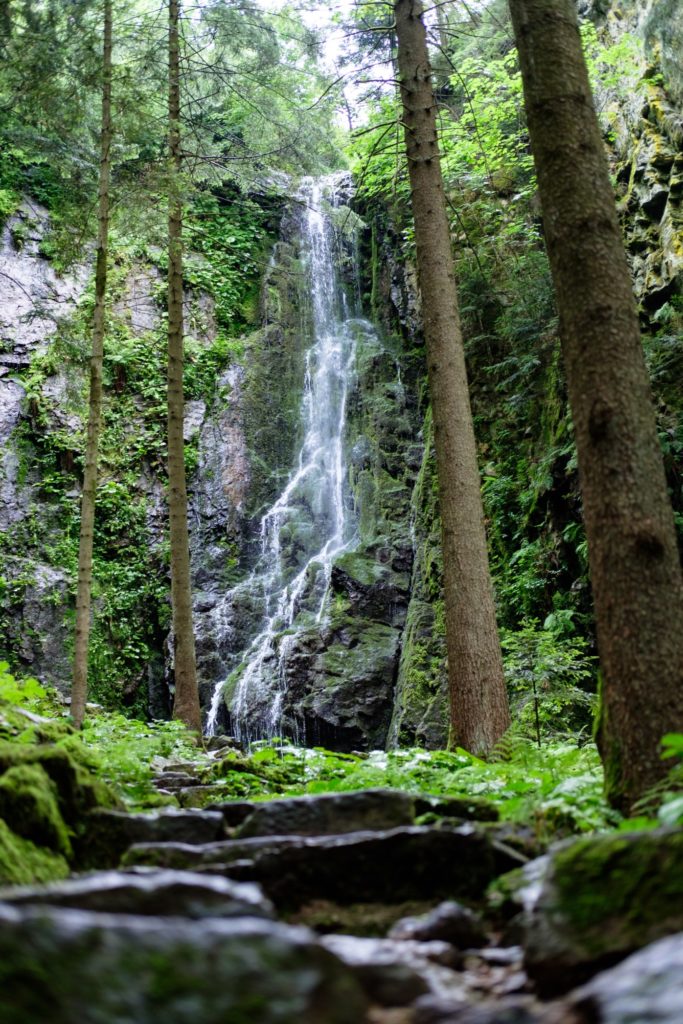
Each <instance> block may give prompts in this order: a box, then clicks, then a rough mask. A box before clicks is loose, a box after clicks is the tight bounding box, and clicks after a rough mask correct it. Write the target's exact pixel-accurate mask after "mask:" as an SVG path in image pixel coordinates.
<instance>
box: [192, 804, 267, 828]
mask: <svg viewBox="0 0 683 1024" xmlns="http://www.w3.org/2000/svg"><path fill="white" fill-rule="evenodd" d="M255 807H256V804H253V803H251V801H250V800H231V801H230V802H228V803H215V804H208V805H207V806H206V807H205V808H204V809H205V810H207V811H218V812H219V813H220V814H222V815H223V821H224V822H225V826H226V828H237V826H238V825H241V824H242V822H243V821H245V819H246V818H248V817H249V815H250V814H251V812H252V811H253V810H254V808H255Z"/></svg>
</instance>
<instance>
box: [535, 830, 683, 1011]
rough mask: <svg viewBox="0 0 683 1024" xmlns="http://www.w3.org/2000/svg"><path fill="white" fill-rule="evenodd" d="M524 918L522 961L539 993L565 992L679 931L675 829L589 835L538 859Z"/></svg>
mask: <svg viewBox="0 0 683 1024" xmlns="http://www.w3.org/2000/svg"><path fill="white" fill-rule="evenodd" d="M534 895H535V898H534V900H533V901H532V903H533V905H532V906H531V909H530V911H529V912H528V916H527V922H526V936H525V939H524V946H525V964H526V968H527V970H528V972H529V975H530V976H531V977H532V978H533V979H534V981H535V982H536V984H537V986H538V988H539V991H540V992H541V993H542V994H544V995H553V994H557V993H560V992H566V991H567V990H568V989H569V988H571V987H573V986H574V985H577V984H581V983H582V982H584V981H586V980H587V979H588V978H590V977H591V976H592V975H594V974H595V973H597V971H599V970H602V969H604V968H605V967H607V966H611V965H612V964H615V963H616V962H617V961H619V960H621V959H623V958H624V957H626V956H628V955H629V954H630V953H632V952H634V951H635V950H637V949H640V948H641V947H643V946H645V945H647V944H648V943H650V942H653V941H655V940H656V939H659V938H662V937H663V936H666V935H669V934H672V933H674V932H677V931H681V930H683V830H681V829H677V830H676V829H658V830H656V831H652V832H633V833H623V834H611V835H599V836H591V837H587V838H584V839H579V840H578V841H573V842H570V843H564V844H562V845H561V846H558V847H557V848H556V849H555V850H554V851H553V852H552V853H551V854H550V856H549V857H548V859H547V861H546V862H545V869H544V874H543V877H542V879H541V880H540V887H538V891H537V894H534Z"/></svg>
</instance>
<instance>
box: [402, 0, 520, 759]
mask: <svg viewBox="0 0 683 1024" xmlns="http://www.w3.org/2000/svg"><path fill="white" fill-rule="evenodd" d="M395 14H396V34H397V38H398V66H399V77H400V82H401V98H402V103H403V117H404V129H405V142H406V152H407V157H408V169H409V174H410V185H411V192H412V208H413V217H414V221H415V244H416V248H417V268H418V280H419V285H420V292H421V295H422V311H423V320H424V332H425V343H426V349H427V366H428V374H429V388H430V395H431V402H432V414H433V417H434V434H435V449H436V463H437V472H438V478H439V504H440V510H441V523H442V543H443V562H444V599H445V610H446V645H447V651H448V681H449V692H450V705H451V733H452V735H451V742H452V743H453V742H455V743H457V744H459V745H460V746H463V747H465V748H466V749H467V750H469V751H471V752H472V753H475V754H486V753H488V752H489V751H490V750H491V749H492V747H493V746H494V745H495V743H496V742H497V741H498V740H499V739H500V737H501V735H502V734H503V733H504V732H505V730H506V729H507V728H508V726H509V724H510V718H509V710H508V702H507V694H506V689H505V682H504V678H503V665H502V657H501V650H500V643H499V639H498V629H497V625H496V614H495V606H494V601H493V588H492V585H491V578H490V573H489V566H488V554H487V548H486V533H485V529H484V512H483V506H482V500H481V481H480V477H479V469H478V466H477V452H476V444H475V439H474V428H473V424H472V413H471V409H470V400H469V389H468V384H467V371H466V368H465V353H464V349H463V342H462V333H461V329H460V318H459V313H458V300H457V294H456V285H455V271H454V267H453V257H452V253H451V240H450V233H449V227H448V218H447V214H446V202H445V196H444V190H443V181H442V176H441V165H440V159H439V148H438V141H437V133H436V104H435V101H434V95H433V88H432V81H431V69H430V65H429V56H428V52H427V43H426V36H425V29H424V25H423V22H422V18H421V15H422V4H421V3H420V0H398V2H397V3H396V4H395Z"/></svg>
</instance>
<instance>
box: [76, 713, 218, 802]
mask: <svg viewBox="0 0 683 1024" xmlns="http://www.w3.org/2000/svg"><path fill="white" fill-rule="evenodd" d="M82 741H83V743H85V744H86V746H87V748H88V750H89V751H90V753H91V756H92V757H93V759H94V762H95V763H96V764H97V765H98V770H99V774H100V777H101V778H102V779H104V781H105V782H107V783H108V784H109V785H110V786H111V787H112V788H113V789H114V791H115V792H116V793H118V795H119V796H121V797H122V798H123V800H124V801H125V802H126V804H127V805H128V806H129V807H131V808H133V809H136V808H144V807H153V806H156V805H158V804H163V803H168V802H169V801H168V799H164V798H163V797H161V796H160V795H159V794H158V793H157V791H156V789H155V788H154V786H153V785H152V778H153V776H154V774H155V771H158V770H160V768H161V767H162V766H163V762H164V760H172V761H183V760H185V761H195V762H196V761H200V762H201V761H202V759H203V760H204V761H205V763H206V764H208V763H209V762H208V759H207V758H205V756H204V755H203V753H202V752H201V751H199V750H198V749H197V745H196V742H195V741H194V739H193V737H192V734H191V733H190V732H188V730H187V729H186V727H185V726H184V725H183V724H182V723H181V722H177V721H171V722H141V721H136V720H133V719H130V718H126V717H125V716H124V715H121V714H112V713H106V712H102V711H100V712H96V713H94V714H89V715H88V716H87V718H86V720H85V723H84V727H83V731H82Z"/></svg>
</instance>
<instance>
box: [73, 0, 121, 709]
mask: <svg viewBox="0 0 683 1024" xmlns="http://www.w3.org/2000/svg"><path fill="white" fill-rule="evenodd" d="M111 64H112V0H104V41H103V47H102V128H101V138H100V181H99V212H98V230H97V262H96V268H95V310H94V315H93V335H92V355H91V357H90V399H89V412H88V437H87V443H86V451H85V472H84V475H83V496H82V499H81V527H80V543H79V550H78V588H77V591H76V635H75V642H74V665H73V678H72V685H71V716H72V718H73V721H74V725H75V726H76V727H77V728H80V727H81V725H82V724H83V717H84V714H85V702H86V698H87V694H88V641H89V638H90V591H91V588H92V551H93V540H94V527H95V498H96V493H97V462H98V448H99V439H100V421H101V417H102V361H103V353H104V331H105V313H106V308H105V306H106V292H107V249H108V244H109V179H110V174H111V140H112V122H111V78H112V73H111V72H112V69H111Z"/></svg>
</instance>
